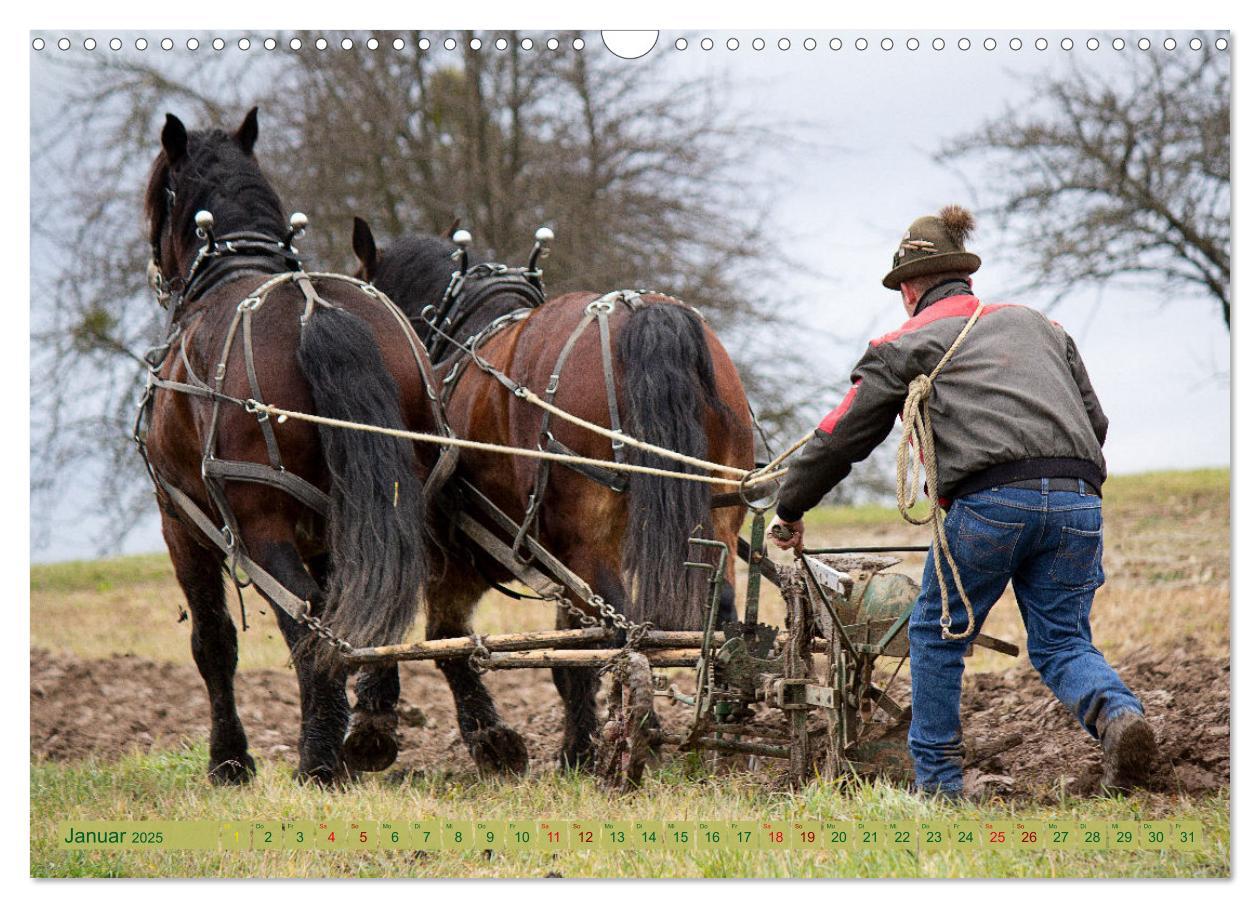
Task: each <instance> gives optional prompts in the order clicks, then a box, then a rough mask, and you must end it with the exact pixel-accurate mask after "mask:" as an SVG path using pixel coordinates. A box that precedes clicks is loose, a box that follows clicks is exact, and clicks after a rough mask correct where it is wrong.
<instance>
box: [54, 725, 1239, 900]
mask: <svg viewBox="0 0 1260 908" xmlns="http://www.w3.org/2000/svg"><path fill="white" fill-rule="evenodd" d="M205 760H206V752H205V749H204V747H202V746H193V747H190V748H188V749H185V750H180V751H174V752H158V753H150V754H147V755H136V756H132V757H128V758H125V759H123V760H121V761H119V762H117V763H112V764H108V765H96V764H92V763H82V764H77V765H64V764H51V763H37V764H35V765H34V766H33V767H32V769H31V874H32V875H33V876H37V877H68V876H92V877H99V876H142V877H172V876H179V877H189V876H193V877H196V876H218V877H326V876H332V877H382V876H383V877H401V876H422V877H542V876H546V875H547V874H549V873H559V874H561V875H563V876H565V877H973V878H984V877H1060V878H1062V877H1069V878H1070V877H1192V876H1198V877H1220V876H1227V875H1228V874H1229V866H1230V865H1229V835H1230V831H1229V802H1228V797H1227V796H1226V795H1218V796H1215V797H1212V798H1207V799H1202V800H1198V801H1189V800H1186V801H1178V800H1175V799H1168V798H1166V797H1153V796H1152V797H1136V798H1132V799H1127V800H1125V799H1092V800H1075V799H1065V800H1063V801H1062V802H1060V803H1059V804H1055V805H1051V806H1042V807H1028V806H1020V807H1011V806H1008V805H1004V804H1003V803H1001V802H992V803H989V804H986V805H983V806H974V805H965V806H952V805H942V804H940V803H936V802H927V801H923V800H920V799H918V798H916V797H914V796H912V795H910V794H909V793H907V792H906V791H904V790H902V789H898V788H894V787H891V786H885V785H874V786H871V785H860V786H854V787H851V788H849V789H847V790H844V789H842V788H841V787H840V786H838V785H837V784H834V783H814V784H810V785H808V786H806V787H804V788H803V789H800V790H798V791H795V792H792V791H786V790H773V789H770V788H767V787H766V786H765V784H764V777H761V778H756V779H754V778H749V777H744V776H740V775H738V774H735V775H732V774H722V775H710V774H708V773H707V772H705V771H704V770H703V769H702V768H700V767H698V766H697V765H696V763H695V762H690V763H689V762H688V761H686V760H679V761H674V762H672V763H670V764H669V765H668V766H666V767H665V768H664V769H662V770H660V771H659V772H656V773H653V774H651V775H649V777H648V779H647V780H646V784H645V786H644V787H643V789H641V790H640V791H638V792H635V793H632V794H629V795H614V794H609V793H608V792H606V791H604V790H602V789H601V788H600V787H599V786H598V785H597V784H595V782H594V781H593V780H592V779H590V778H589V777H586V776H582V775H576V774H562V773H543V774H540V775H537V776H532V777H530V778H529V779H528V780H525V781H519V780H518V781H507V782H503V781H481V780H478V779H476V778H473V777H471V776H467V777H461V776H443V777H409V778H407V779H404V780H402V781H399V780H397V779H394V780H389V779H379V778H371V779H367V780H365V781H362V782H359V783H356V784H355V785H353V786H352V787H350V788H348V789H345V790H341V791H325V790H321V789H318V788H314V787H309V786H300V785H297V784H296V783H295V782H294V781H293V780H292V778H291V777H290V775H289V771H288V770H287V769H286V768H285V767H284V766H283V765H282V764H279V763H275V762H271V761H267V760H263V761H260V772H259V776H258V778H257V779H256V780H255V782H254V784H253V785H251V786H249V787H246V788H241V789H230V790H224V789H218V788H212V787H211V786H210V785H209V784H208V783H207V782H206V780H205V776H204V767H205ZM433 817H441V818H447V819H465V820H467V819H531V818H536V819H557V820H569V819H583V820H594V821H600V820H606V819H625V820H633V819H662V820H663V819H681V820H763V819H787V820H792V819H798V820H799V819H811V820H841V821H851V820H856V819H867V820H902V821H919V820H929V819H930V820H936V821H944V822H952V821H960V820H961V821H982V820H1001V819H1012V818H1023V819H1042V820H1050V819H1058V820H1134V819H1139V818H1140V819H1166V818H1172V817H1180V818H1189V819H1197V820H1200V821H1201V822H1202V823H1203V825H1204V841H1205V843H1206V847H1205V848H1204V850H1202V851H1200V852H1174V851H1162V852H1160V851H1136V852H1119V851H1106V852H1086V851H1061V852H1045V851H1043V852H1019V851H1015V850H1008V851H1004V852H998V853H993V852H990V851H948V852H943V853H927V852H924V853H921V854H916V853H915V852H912V851H906V850H891V849H890V850H885V851H860V850H854V851H840V852H819V853H814V854H809V853H769V852H764V851H755V852H747V853H744V852H739V851H736V850H718V851H710V852H691V853H684V854H679V853H674V852H668V851H658V852H646V851H629V852H625V853H620V854H608V853H603V852H597V851H570V852H562V853H557V854H547V853H541V854H515V855H514V854H506V853H494V854H492V855H488V854H486V853H484V852H454V851H434V852H425V853H416V852H409V851H387V850H381V851H374V852H365V853H357V854H330V853H328V852H301V851H274V852H252V853H236V852H199V851H168V852H156V853H142V852H114V853H110V852H108V851H105V850H102V849H96V850H89V851H63V850H60V849H58V848H57V846H56V842H55V836H56V830H57V825H58V823H59V822H61V821H62V820H72V819H83V820H89V819H105V820H166V821H170V820H213V821H230V820H238V821H249V820H280V819H294V820H299V819H300V820H322V819H328V818H332V819H336V820H340V821H348V820H366V821H377V822H379V821H384V820H411V819H427V818H433Z"/></svg>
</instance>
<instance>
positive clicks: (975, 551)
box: [951, 506, 1024, 574]
mask: <svg viewBox="0 0 1260 908" xmlns="http://www.w3.org/2000/svg"><path fill="white" fill-rule="evenodd" d="M1023 532H1024V524H1022V523H1007V522H1005V521H1002V520H994V519H993V518H991V517H983V516H981V515H980V514H977V513H976V512H975V511H973V510H972V509H971V508H969V507H966V506H964V507H963V509H962V518H961V519H960V520H959V522H958V531H957V534H956V535H955V539H956V540H957V541H956V542H955V541H954V540H951V545H952V548H953V550H954V554H955V555H956V556H957V557H958V560H959V561H962V562H963V563H965V564H966V565H967V566H968V567H970V568H974V569H975V570H977V571H984V572H986V573H989V574H1008V573H1010V571H1011V564H1012V563H1013V561H1014V559H1015V549H1016V547H1017V546H1018V545H1019V539H1020V536H1022V535H1023Z"/></svg>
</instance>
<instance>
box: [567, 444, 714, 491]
mask: <svg viewBox="0 0 1260 908" xmlns="http://www.w3.org/2000/svg"><path fill="white" fill-rule="evenodd" d="M547 450H548V451H551V452H552V453H553V454H567V455H570V456H580V455H578V452H577V451H575V450H573V449H572V448H570V447H569V446H568V445H566V444H565V443H564V442H562V441H560V440H559V439H557V438H556V437H555V436H554V435H552V436H550V437H549V438H548V439H547ZM565 466H566V467H568V468H569V469H570V470H573V471H574V472H576V473H581V474H582V475H583V476H585V477H586V478H587V479H589V480H591V481H592V482H597V483H599V484H600V485H602V486H607V487H608V488H610V489H612V490H613V491H614V492H624V491H625V490H626V489H627V488H629V485H630V477H629V476H627V475H626V474H625V472H624V471H618V470H607V469H605V468H603V467H597V466H595V465H594V464H585V463H568V464H565ZM731 494H738V493H731Z"/></svg>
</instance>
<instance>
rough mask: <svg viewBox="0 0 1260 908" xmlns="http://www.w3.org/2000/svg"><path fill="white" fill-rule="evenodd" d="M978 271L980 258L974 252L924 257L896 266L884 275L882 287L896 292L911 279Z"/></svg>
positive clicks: (945, 253)
mask: <svg viewBox="0 0 1260 908" xmlns="http://www.w3.org/2000/svg"><path fill="white" fill-rule="evenodd" d="M979 270H980V256H978V255H976V254H975V253H974V252H943V253H941V254H940V255H926V256H923V257H922V258H917V259H914V260H913V261H909V262H906V263H904V264H901V265H898V266H897V267H896V268H894V269H893V270H892V271H889V272H888V273H887V274H886V275H884V286H885V287H887V288H888V289H889V290H897V289H900V287H901V285H902V284H903V283H904V282H905V281H907V280H909V279H910V278H912V277H923V276H924V275H925V274H940V273H942V272H945V271H965V272H967V273H968V274H974V273H975V272H977V271H979Z"/></svg>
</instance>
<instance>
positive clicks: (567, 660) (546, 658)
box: [345, 627, 1019, 668]
mask: <svg viewBox="0 0 1260 908" xmlns="http://www.w3.org/2000/svg"><path fill="white" fill-rule="evenodd" d="M786 639H787V636H786V634H780V635H779V640H778V643H779V644H780V647H781V646H782V644H783V643H784V642H785V641H786ZM615 642H616V636H615V635H614V633H613V631H612V630H610V629H608V628H604V627H587V628H581V629H579V630H562V631H529V632H525V633H520V634H492V635H490V636H487V637H447V638H445V639H442V640H426V641H425V642H423V643H399V644H395V645H394V646H368V647H363V648H362V649H356V650H352V651H351V652H349V653H347V654H346V657H345V660H346V662H347V664H349V665H350V666H351V667H352V668H359V667H362V666H365V665H387V664H389V663H391V662H427V661H432V660H434V659H457V658H461V657H467V656H471V655H472V654H473V653H475V652H478V646H481V647H484V648H485V650H486V651H487V652H489V653H490V659H489V660H488V661H487V663H486V665H487V666H488V667H490V668H549V667H551V666H553V665H561V666H571V667H574V666H600V665H603V664H604V663H605V662H607V661H608V660H609V659H611V658H612V657H613V656H615V655H616V654H617V653H618V652H620V650H615V649H608V648H600V649H595V648H588V647H596V646H598V644H601V643H604V644H614V643H615ZM725 642H726V637H725V635H724V634H723V633H722V632H721V631H715V632H714V633H713V645H714V646H716V647H720V646H721V645H722V644H723V643H725ZM703 644H704V632H703V631H648V632H647V633H646V634H644V635H643V640H642V641H641V642H640V644H639V648H640V649H642V650H644V651H645V652H646V654H647V656H648V660H649V661H650V662H651V664H652V666H653V667H654V668H691V667H693V666H695V664H696V660H697V659H699V658H700V648H701V646H703ZM976 645H978V646H983V647H985V648H987V649H994V650H997V651H998V652H1003V653H1008V654H1010V655H1017V654H1018V653H1019V648H1018V647H1015V646H1012V645H1011V644H1009V643H1006V642H1005V641H1002V640H995V639H994V638H992V637H989V636H987V635H985V634H980V635H979V636H978V637H977V638H976ZM828 646H829V644H828V642H827V641H826V640H824V639H822V638H819V637H815V638H814V641H813V645H812V646H811V649H812V651H813V652H815V653H826V652H828V651H829V650H828ZM513 654H515V655H513Z"/></svg>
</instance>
